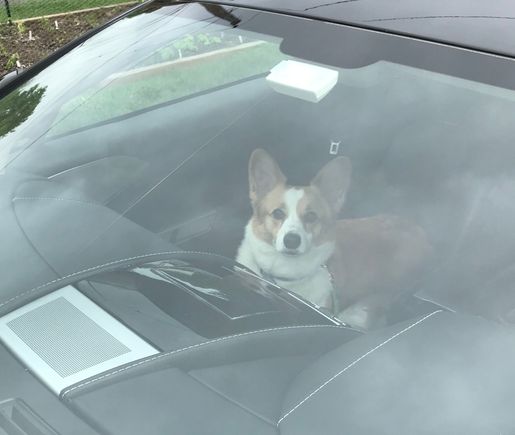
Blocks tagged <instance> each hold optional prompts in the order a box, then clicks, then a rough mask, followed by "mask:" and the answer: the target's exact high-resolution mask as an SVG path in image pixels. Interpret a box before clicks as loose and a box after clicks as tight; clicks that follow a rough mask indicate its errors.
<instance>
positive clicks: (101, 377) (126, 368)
mask: <svg viewBox="0 0 515 435" xmlns="http://www.w3.org/2000/svg"><path fill="white" fill-rule="evenodd" d="M303 328H342V329H345V327H344V326H337V325H300V326H283V327H280V328H270V329H260V330H259V331H250V332H243V333H241V334H235V335H229V336H226V337H220V338H216V339H214V340H209V341H203V342H202V343H197V344H194V345H192V346H188V347H183V348H181V349H176V350H173V351H170V352H165V353H160V354H158V355H154V356H152V357H150V358H147V359H143V360H140V361H138V362H137V363H134V364H131V365H129V366H126V367H123V368H121V369H118V370H115V371H113V372H109V373H106V374H104V375H102V376H99V377H98V378H93V379H90V380H88V381H86V382H83V383H81V384H78V385H75V386H74V387H72V388H70V389H67V390H65V391H64V392H63V393H61V397H62V398H65V396H66V395H67V394H69V393H70V392H72V391H73V390H76V389H77V388H81V387H84V386H86V385H89V384H92V383H94V382H97V381H100V380H101V379H105V378H108V377H109V376H113V375H115V374H117V373H121V372H124V371H126V370H129V369H131V368H134V367H137V366H140V365H142V364H146V363H149V362H152V361H155V360H157V359H160V358H163V357H165V356H170V355H174V354H176V353H179V352H184V351H186V350H190V349H194V348H197V347H201V346H205V345H207V344H212V343H217V342H219V341H223V340H229V339H232V338H236V337H243V336H246V335H252V334H260V333H266V332H272V331H282V330H287V329H303Z"/></svg>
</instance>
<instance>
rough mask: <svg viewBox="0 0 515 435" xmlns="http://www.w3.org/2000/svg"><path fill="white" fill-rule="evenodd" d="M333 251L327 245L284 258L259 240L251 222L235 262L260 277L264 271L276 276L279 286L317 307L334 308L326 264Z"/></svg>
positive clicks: (270, 246) (332, 246)
mask: <svg viewBox="0 0 515 435" xmlns="http://www.w3.org/2000/svg"><path fill="white" fill-rule="evenodd" d="M333 250H334V245H333V243H329V242H328V243H324V244H322V245H320V246H316V247H312V248H311V249H310V250H309V252H307V253H305V254H302V255H294V256H290V255H285V254H283V253H280V252H277V250H276V249H275V248H274V247H273V246H272V245H270V244H268V243H266V242H264V241H263V240H261V239H259V238H257V237H256V236H255V235H254V232H253V231H252V224H251V222H249V224H248V225H247V227H246V228H245V237H244V239H243V241H242V243H241V246H240V248H239V250H238V255H237V257H236V261H238V262H239V263H241V264H243V265H244V266H247V267H248V268H249V269H251V270H253V271H254V272H255V273H257V274H258V275H262V272H265V273H266V274H268V275H270V276H273V277H276V278H275V281H276V282H277V284H278V285H280V286H281V287H284V288H286V289H288V290H292V291H294V292H295V293H298V294H299V295H300V296H302V297H303V298H304V299H306V300H308V301H310V302H312V303H314V304H316V305H318V306H321V307H331V304H332V293H333V286H332V283H331V276H330V274H329V272H328V271H327V269H325V267H323V265H324V264H325V263H326V262H327V260H328V259H329V257H330V256H331V255H332V253H333ZM280 278H284V280H281V279H280Z"/></svg>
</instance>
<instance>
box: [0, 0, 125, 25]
mask: <svg viewBox="0 0 515 435" xmlns="http://www.w3.org/2000/svg"><path fill="white" fill-rule="evenodd" d="M128 1H130V0H81V1H80V2H76V1H73V0H23V1H19V2H15V3H14V2H10V6H11V15H12V19H13V20H21V19H24V18H31V17H39V16H41V15H50V14H60V13H64V12H70V11H77V10H81V9H88V8H95V7H98V6H110V5H116V4H118V3H126V2H128ZM2 3H3V2H2ZM5 21H7V13H6V10H5V7H4V5H3V4H1V5H0V23H1V22H5Z"/></svg>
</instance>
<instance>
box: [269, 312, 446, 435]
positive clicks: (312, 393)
mask: <svg viewBox="0 0 515 435" xmlns="http://www.w3.org/2000/svg"><path fill="white" fill-rule="evenodd" d="M441 312H443V310H437V311H433V312H432V313H431V314H428V315H427V316H425V317H423V318H422V319H419V320H417V321H416V322H415V323H412V324H411V325H410V326H407V327H406V328H404V329H403V330H402V331H399V332H397V333H396V334H394V335H392V336H391V337H390V338H389V339H387V340H385V341H383V342H382V343H380V344H378V345H377V346H376V347H374V348H373V349H370V350H369V351H368V352H366V353H365V354H363V355H361V356H360V357H359V358H358V359H356V360H354V361H353V362H351V363H350V364H349V365H347V366H346V367H345V368H343V369H342V370H340V371H339V372H338V373H336V374H335V375H334V376H332V377H331V378H329V379H328V380H327V381H325V382H324V383H323V384H322V385H320V386H319V387H318V388H316V389H315V390H313V391H312V392H311V393H310V394H308V395H307V396H306V397H305V398H304V399H302V400H301V401H300V402H299V403H297V404H296V405H295V406H294V407H293V408H292V409H290V410H289V411H288V412H287V413H286V414H284V415H283V416H282V417H281V418H280V419H279V421H278V422H277V426H278V427H279V425H280V424H281V422H282V421H283V420H284V419H285V418H286V417H288V416H289V415H290V414H291V413H292V412H294V411H295V410H296V409H297V408H299V407H300V406H302V404H304V403H305V402H306V401H308V400H309V399H310V398H311V397H313V396H314V395H315V394H317V393H318V392H319V391H320V390H321V389H322V388H324V387H325V386H326V385H327V384H329V383H330V382H332V381H333V380H335V379H336V378H337V377H338V376H340V375H341V374H342V373H344V372H346V371H347V370H348V369H350V368H351V367H352V366H354V365H356V364H357V363H358V362H360V361H361V360H362V359H363V358H365V357H367V356H368V355H370V354H371V353H372V352H375V351H376V350H377V349H379V348H381V347H383V346H384V345H386V344H387V343H389V342H390V341H392V340H393V339H395V338H397V337H398V336H399V335H401V334H404V333H405V332H407V331H409V330H410V329H411V328H413V327H415V326H417V325H418V324H420V323H422V322H423V321H424V320H426V319H429V318H430V317H431V316H433V315H435V314H437V313H441Z"/></svg>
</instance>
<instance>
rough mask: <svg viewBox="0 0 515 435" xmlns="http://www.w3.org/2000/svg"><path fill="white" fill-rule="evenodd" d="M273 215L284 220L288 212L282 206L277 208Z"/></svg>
mask: <svg viewBox="0 0 515 435" xmlns="http://www.w3.org/2000/svg"><path fill="white" fill-rule="evenodd" d="M271 215H272V217H273V218H274V219H277V220H278V221H282V220H284V218H285V217H286V213H285V212H284V211H282V210H281V209H280V208H276V209H275V210H274V211H273V212H272V213H271Z"/></svg>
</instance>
